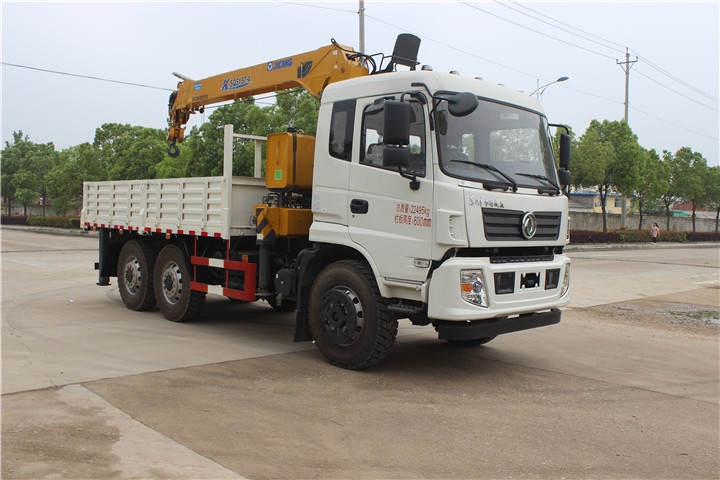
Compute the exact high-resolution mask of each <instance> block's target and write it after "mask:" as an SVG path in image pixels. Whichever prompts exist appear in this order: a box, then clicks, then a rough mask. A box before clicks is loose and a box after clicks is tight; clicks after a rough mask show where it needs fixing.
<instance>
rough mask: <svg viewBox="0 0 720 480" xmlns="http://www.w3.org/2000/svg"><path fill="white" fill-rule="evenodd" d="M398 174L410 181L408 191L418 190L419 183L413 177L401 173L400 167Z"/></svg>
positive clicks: (400, 166) (400, 167) (399, 166)
mask: <svg viewBox="0 0 720 480" xmlns="http://www.w3.org/2000/svg"><path fill="white" fill-rule="evenodd" d="M398 173H399V174H400V176H401V177H402V178H406V179H408V180H410V190H420V182H419V181H418V179H417V177H416V176H415V175H410V174H408V173H405V172H403V168H402V165H398Z"/></svg>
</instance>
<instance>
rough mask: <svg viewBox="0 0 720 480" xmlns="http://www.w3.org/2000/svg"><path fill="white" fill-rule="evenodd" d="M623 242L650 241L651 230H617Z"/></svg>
mask: <svg viewBox="0 0 720 480" xmlns="http://www.w3.org/2000/svg"><path fill="white" fill-rule="evenodd" d="M617 234H618V238H620V241H621V242H634V243H638V242H649V241H650V232H649V231H647V230H620V231H618V232H617Z"/></svg>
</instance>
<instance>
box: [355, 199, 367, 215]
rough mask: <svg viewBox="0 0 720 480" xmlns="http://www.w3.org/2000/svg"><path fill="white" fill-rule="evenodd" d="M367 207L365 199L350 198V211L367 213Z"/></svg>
mask: <svg viewBox="0 0 720 480" xmlns="http://www.w3.org/2000/svg"><path fill="white" fill-rule="evenodd" d="M369 208H370V206H369V205H368V202H367V200H360V199H359V198H353V199H352V200H350V212H352V213H367V212H368V209H369Z"/></svg>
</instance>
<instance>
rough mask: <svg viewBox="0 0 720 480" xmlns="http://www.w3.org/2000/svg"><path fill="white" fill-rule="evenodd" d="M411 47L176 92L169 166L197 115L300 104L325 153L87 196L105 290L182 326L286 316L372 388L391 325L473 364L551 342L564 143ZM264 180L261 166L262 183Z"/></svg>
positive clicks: (90, 187) (510, 93) (316, 60)
mask: <svg viewBox="0 0 720 480" xmlns="http://www.w3.org/2000/svg"><path fill="white" fill-rule="evenodd" d="M419 44H420V39H419V38H417V37H415V36H413V35H410V34H401V35H400V36H399V37H398V40H397V42H396V44H395V47H394V50H393V54H392V55H391V56H386V55H384V54H374V55H367V54H364V53H362V52H356V51H355V50H354V49H352V48H350V47H346V46H343V45H340V44H338V43H337V42H335V41H334V40H332V42H331V44H330V45H328V46H326V47H323V48H320V49H318V50H315V51H311V52H306V53H303V54H299V55H293V56H289V57H285V58H280V59H275V60H272V61H268V62H266V63H263V64H260V65H256V66H252V67H249V68H241V69H239V70H235V71H231V72H228V73H223V74H221V75H217V76H213V77H209V78H206V79H202V80H193V79H190V78H187V77H183V76H179V77H180V78H181V81H180V82H178V84H177V90H176V91H174V92H173V93H172V94H171V96H170V102H169V117H170V118H169V130H168V140H169V141H170V142H171V145H170V148H169V150H168V153H169V154H170V155H171V156H177V155H178V153H179V146H178V144H180V143H181V142H182V141H183V139H184V129H185V126H186V124H187V123H188V121H189V118H190V115H191V114H193V113H195V112H198V111H202V110H203V109H204V107H205V106H207V105H211V104H216V103H218V102H224V101H228V100H234V99H239V98H245V97H249V96H253V95H258V94H261V93H266V92H278V91H281V90H286V89H288V88H292V87H298V86H299V87H302V88H304V89H306V90H307V91H308V92H310V93H312V94H313V95H315V96H318V97H320V109H319V114H318V123H317V131H316V135H315V136H314V137H313V136H310V135H305V134H303V133H302V132H296V131H285V132H278V133H273V134H271V135H269V136H268V137H267V138H266V145H265V150H266V154H265V159H264V175H263V173H262V168H261V169H260V172H258V173H256V175H255V176H254V177H241V176H233V175H232V150H233V149H232V143H233V138H234V136H235V134H234V133H233V132H232V126H229V128H228V126H226V134H225V139H226V140H225V157H224V169H225V170H224V175H222V176H215V177H197V178H175V179H149V180H132V181H111V182H87V183H85V184H84V193H83V196H84V198H83V210H82V219H81V222H82V223H81V224H82V226H83V228H85V229H88V230H96V231H98V238H99V252H98V253H99V261H98V262H97V263H96V264H95V269H96V270H98V271H99V281H98V284H99V285H109V284H110V277H117V283H118V288H119V293H120V297H121V299H122V302H123V303H124V304H125V306H126V307H127V308H128V309H130V310H133V311H143V310H150V309H153V308H155V307H156V306H157V309H159V311H160V312H161V313H162V314H163V316H164V317H165V318H167V319H168V320H171V321H174V322H184V321H188V320H190V319H192V318H193V317H194V316H196V315H197V314H198V313H199V312H200V311H201V309H202V306H203V303H204V301H205V297H206V295H207V294H213V295H221V296H224V297H227V298H229V299H232V300H235V301H239V302H238V303H241V302H255V301H259V300H264V301H267V302H268V303H269V304H270V305H271V306H272V307H273V308H275V309H278V310H281V311H294V312H295V334H294V340H295V341H313V342H314V343H315V344H316V346H317V347H318V349H319V350H320V352H321V353H322V354H323V355H324V357H325V358H326V359H327V360H328V361H329V362H330V363H332V364H334V365H336V366H339V367H342V368H347V369H363V368H367V367H370V366H373V365H376V364H378V363H379V362H381V361H382V360H383V359H384V358H386V357H387V355H388V353H389V351H390V349H391V347H392V346H393V344H394V342H395V339H396V336H397V331H398V320H401V319H409V320H410V321H411V322H412V324H413V325H421V326H426V325H432V326H434V328H435V330H436V331H437V334H438V337H439V339H441V340H446V341H449V342H453V343H458V344H469V345H480V344H484V343H487V342H488V341H490V340H492V339H494V338H495V337H496V336H498V335H501V334H506V333H510V332H516V331H520V330H525V329H530V328H535V327H541V326H546V325H552V324H556V323H558V322H559V321H560V317H561V307H563V306H565V305H567V304H568V303H569V301H570V299H569V293H568V290H569V282H570V260H569V259H568V257H567V256H566V255H565V253H564V248H565V246H566V244H567V240H568V223H569V220H568V206H567V197H566V196H565V195H564V194H563V186H564V185H567V184H569V181H570V173H569V171H568V165H569V161H570V156H569V151H570V138H569V136H568V135H567V134H564V133H563V134H561V135H560V142H559V143H560V146H559V152H558V153H559V155H558V156H557V159H556V154H555V152H554V149H553V146H552V141H551V126H552V125H551V124H549V123H548V121H547V118H546V116H545V114H544V113H543V110H542V107H541V105H540V104H539V103H538V102H537V101H536V100H535V99H534V98H532V97H531V96H529V95H527V94H524V93H522V92H519V91H516V90H513V89H511V88H507V87H504V86H502V85H497V84H493V83H490V82H487V81H484V80H482V79H479V78H468V77H463V76H460V75H459V74H457V73H455V72H451V73H440V72H436V71H433V69H432V68H431V67H429V66H422V67H421V66H420V64H419V62H418V61H417V53H418V50H419ZM261 167H262V166H261Z"/></svg>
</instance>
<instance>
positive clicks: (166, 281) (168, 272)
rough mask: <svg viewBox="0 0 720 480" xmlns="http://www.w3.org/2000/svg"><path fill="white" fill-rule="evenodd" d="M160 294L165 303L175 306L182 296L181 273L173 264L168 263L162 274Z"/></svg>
mask: <svg viewBox="0 0 720 480" xmlns="http://www.w3.org/2000/svg"><path fill="white" fill-rule="evenodd" d="M162 293H163V296H164V297H165V300H166V301H167V303H169V304H171V305H175V304H177V303H178V302H179V301H180V297H181V296H182V272H181V271H180V266H179V265H178V264H177V263H175V262H168V263H167V264H166V265H165V267H164V268H163V273H162Z"/></svg>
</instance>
